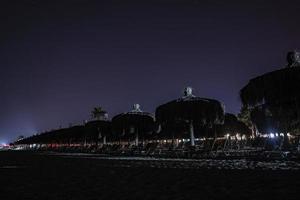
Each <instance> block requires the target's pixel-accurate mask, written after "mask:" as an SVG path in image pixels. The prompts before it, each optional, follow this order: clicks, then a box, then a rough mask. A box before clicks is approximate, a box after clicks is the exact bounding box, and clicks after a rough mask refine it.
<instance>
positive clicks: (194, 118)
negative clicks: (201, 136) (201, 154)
mask: <svg viewBox="0 0 300 200" xmlns="http://www.w3.org/2000/svg"><path fill="white" fill-rule="evenodd" d="M155 116H156V120H157V122H158V123H159V124H160V126H161V129H162V131H163V132H164V129H168V127H170V126H173V125H174V124H178V123H179V124H187V125H188V130H189V133H190V140H191V145H192V146H194V145H195V136H194V128H199V129H201V128H203V127H213V126H214V125H216V124H223V122H224V106H223V105H222V103H220V102H219V101H217V100H214V99H206V98H200V97H195V96H194V95H193V94H192V88H190V87H187V88H186V89H185V92H184V96H183V97H181V98H179V99H176V100H173V101H171V102H168V103H166V104H163V105H160V106H159V107H158V108H157V109H156V112H155ZM183 126H184V125H183ZM173 131H174V130H173ZM175 131H176V130H175ZM171 134H172V135H174V133H171Z"/></svg>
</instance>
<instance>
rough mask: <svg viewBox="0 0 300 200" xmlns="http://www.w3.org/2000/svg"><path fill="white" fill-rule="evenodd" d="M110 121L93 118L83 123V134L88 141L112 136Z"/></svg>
mask: <svg viewBox="0 0 300 200" xmlns="http://www.w3.org/2000/svg"><path fill="white" fill-rule="evenodd" d="M111 128H112V127H111V121H109V120H93V121H89V122H88V123H86V124H85V136H86V139H87V140H88V142H89V141H97V140H99V139H101V138H103V137H104V136H105V137H110V138H111V136H112V129H111Z"/></svg>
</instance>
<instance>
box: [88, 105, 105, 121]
mask: <svg viewBox="0 0 300 200" xmlns="http://www.w3.org/2000/svg"><path fill="white" fill-rule="evenodd" d="M91 116H92V119H96V120H103V119H105V118H106V116H107V112H106V111H105V110H102V107H95V108H93V110H92V112H91Z"/></svg>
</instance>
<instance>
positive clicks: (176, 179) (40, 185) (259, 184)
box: [0, 152, 300, 200]
mask: <svg viewBox="0 0 300 200" xmlns="http://www.w3.org/2000/svg"><path fill="white" fill-rule="evenodd" d="M126 162H127V161H122V162H121V161H118V160H102V159H91V158H86V157H76V156H74V157H72V156H71V157H63V156H55V155H41V154H37V153H30V152H0V181H1V186H0V199H1V200H2V199H3V200H4V199H5V200H6V199H21V200H23V199H40V200H44V199H53V200H54V199H145V200H147V199H200V200H201V199H224V200H225V199H283V200H284V199H300V171H299V170H224V169H222V170H218V169H199V168H197V169H193V168H189V169H179V168H156V167H153V166H152V167H151V166H148V165H147V163H146V161H145V164H139V165H135V164H134V161H130V162H128V163H126ZM139 162H141V161H139ZM162 162H163V161H162ZM132 163H133V164H132Z"/></svg>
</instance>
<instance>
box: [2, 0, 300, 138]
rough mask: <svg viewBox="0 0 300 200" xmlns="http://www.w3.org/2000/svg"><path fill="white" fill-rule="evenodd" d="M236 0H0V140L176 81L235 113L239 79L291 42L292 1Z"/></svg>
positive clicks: (174, 93) (166, 92)
mask: <svg viewBox="0 0 300 200" xmlns="http://www.w3.org/2000/svg"><path fill="white" fill-rule="evenodd" d="M125 2H126V3H125ZM138 2H143V3H138ZM239 2H240V3H234V2H230V1H224V2H222V1H212V0H210V1H196V0H194V1H189V0H182V1H163V0H161V1H136V2H134V1H125V0H124V1H107V2H104V1H98V2H97V1H89V0H70V1H62V0H60V1H53V0H52V1H48V2H47V1H44V0H43V1H42V0H40V1H39V0H35V1H33V0H31V1H13V0H9V1H1V3H0V7H1V8H0V16H1V18H0V19H1V24H0V25H1V26H0V27H1V31H0V97H1V98H0V143H1V142H9V141H11V140H14V139H15V138H16V137H17V136H18V135H32V134H34V133H37V132H41V131H45V130H50V129H55V128H58V127H60V126H62V127H67V126H69V124H70V123H72V124H78V123H82V122H83V121H84V120H86V119H89V118H90V111H91V109H92V108H93V107H95V106H102V107H103V108H104V109H105V110H106V111H108V113H109V116H110V117H113V116H114V115H115V114H118V113H120V112H125V111H129V110H130V109H131V107H132V104H133V103H140V104H141V106H142V109H143V110H145V111H150V112H154V111H155V108H156V107H157V106H158V105H160V104H162V103H165V102H167V101H169V100H172V99H175V98H178V97H180V96H181V93H182V90H183V89H184V87H186V86H192V87H193V88H194V93H195V94H196V95H197V96H201V97H207V98H215V99H218V100H220V101H222V102H223V103H224V104H225V106H226V111H227V112H233V113H238V111H239V109H240V105H241V103H240V100H239V96H238V95H239V90H240V89H241V88H242V87H243V86H244V85H245V84H246V83H247V82H248V80H249V79H250V78H253V77H255V76H257V75H260V74H262V73H265V72H269V71H272V70H274V69H279V68H281V67H282V66H284V65H285V64H286V53H287V51H289V50H295V49H299V48H300V25H299V24H300V23H299V22H300V1H298V2H297V1H281V2H279V3H274V2H275V1H253V0H252V1H251V3H245V1H239ZM277 2H278V1H277Z"/></svg>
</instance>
